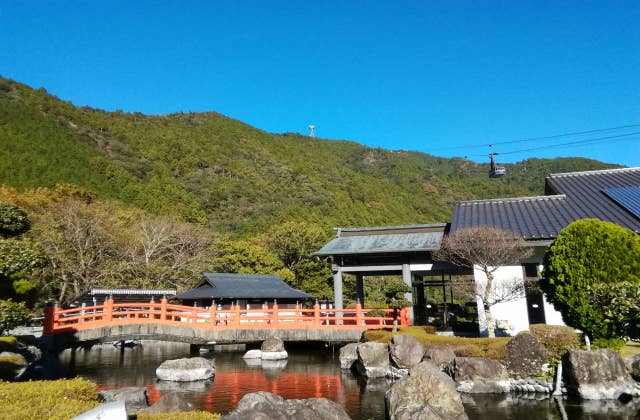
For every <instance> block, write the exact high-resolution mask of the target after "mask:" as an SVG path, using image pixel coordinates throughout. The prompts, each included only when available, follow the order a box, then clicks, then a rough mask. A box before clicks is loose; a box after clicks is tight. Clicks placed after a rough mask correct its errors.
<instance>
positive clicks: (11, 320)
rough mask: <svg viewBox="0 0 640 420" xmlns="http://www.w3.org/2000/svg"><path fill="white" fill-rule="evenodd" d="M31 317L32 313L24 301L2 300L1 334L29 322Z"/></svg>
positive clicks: (0, 311) (0, 303)
mask: <svg viewBox="0 0 640 420" xmlns="http://www.w3.org/2000/svg"><path fill="white" fill-rule="evenodd" d="M30 319H31V314H30V313H29V311H28V310H27V307H26V306H25V304H24V303H23V302H14V301H12V300H11V299H7V300H0V334H3V333H6V332H7V331H9V330H11V329H13V328H15V327H18V326H20V325H26V324H28V323H29V320H30Z"/></svg>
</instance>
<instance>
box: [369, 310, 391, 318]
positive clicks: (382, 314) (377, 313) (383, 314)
mask: <svg viewBox="0 0 640 420" xmlns="http://www.w3.org/2000/svg"><path fill="white" fill-rule="evenodd" d="M365 316H380V317H387V316H389V313H388V312H387V311H383V310H382V309H374V310H373V311H369V312H367V313H366V314H365Z"/></svg>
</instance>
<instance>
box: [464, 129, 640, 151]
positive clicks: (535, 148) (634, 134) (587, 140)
mask: <svg viewBox="0 0 640 420" xmlns="http://www.w3.org/2000/svg"><path fill="white" fill-rule="evenodd" d="M637 135H640V131H635V132H632V133H626V134H616V135H614V136H605V137H596V138H593V139H584V140H576V141H571V142H567V143H560V144H551V145H548V146H539V147H530V148H527V149H520V150H511V151H507V152H500V153H498V152H495V153H494V154H495V155H513V154H516V153H523V152H531V151H534V150H542V149H553V148H555V147H570V146H575V145H578V144H584V143H595V142H599V141H605V140H614V139H618V140H626V139H624V137H631V136H637ZM618 140H614V141H618ZM477 156H486V154H474V155H466V156H465V157H477Z"/></svg>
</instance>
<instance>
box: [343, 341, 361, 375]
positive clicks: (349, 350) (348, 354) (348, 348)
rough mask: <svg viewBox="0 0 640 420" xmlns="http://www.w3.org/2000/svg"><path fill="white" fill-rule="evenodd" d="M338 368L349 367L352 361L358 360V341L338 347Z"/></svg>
mask: <svg viewBox="0 0 640 420" xmlns="http://www.w3.org/2000/svg"><path fill="white" fill-rule="evenodd" d="M338 360H340V369H351V366H353V363H354V362H355V361H356V360H358V343H349V344H347V345H344V346H342V347H340V355H339V356H338Z"/></svg>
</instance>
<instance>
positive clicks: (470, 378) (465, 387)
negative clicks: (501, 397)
mask: <svg viewBox="0 0 640 420" xmlns="http://www.w3.org/2000/svg"><path fill="white" fill-rule="evenodd" d="M448 370H449V373H450V374H451V377H452V378H453V380H454V381H456V384H457V386H456V388H457V390H458V391H460V392H466V393H470V394H502V393H506V392H509V391H510V389H511V382H510V380H509V376H508V374H507V369H506V368H505V367H504V366H503V365H502V364H501V363H500V362H498V361H497V360H492V359H487V358H484V357H456V358H455V359H453V362H452V363H451V365H449V367H448Z"/></svg>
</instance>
